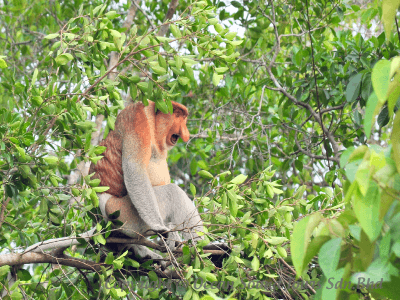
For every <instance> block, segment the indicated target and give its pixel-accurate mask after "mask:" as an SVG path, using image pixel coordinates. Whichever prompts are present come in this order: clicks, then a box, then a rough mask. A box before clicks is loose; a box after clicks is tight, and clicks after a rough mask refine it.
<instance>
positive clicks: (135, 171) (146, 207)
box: [122, 139, 169, 233]
mask: <svg viewBox="0 0 400 300" xmlns="http://www.w3.org/2000/svg"><path fill="white" fill-rule="evenodd" d="M136 141H138V139H136ZM132 142H133V139H132V140H131V141H130V142H128V141H125V142H124V147H123V149H122V170H123V173H124V182H125V186H126V189H127V191H128V195H129V198H130V199H131V201H132V203H133V205H134V206H135V208H136V210H137V211H138V213H139V216H140V217H141V218H142V220H143V221H144V222H145V223H146V224H147V225H148V226H149V228H150V229H151V230H153V231H155V232H160V233H162V232H165V231H168V230H169V229H168V228H167V226H165V224H164V222H163V219H162V217H161V213H160V210H159V208H158V202H157V198H156V195H155V193H154V190H153V187H152V185H151V183H150V179H149V176H148V174H147V166H148V163H149V161H150V156H151V149H150V147H149V146H148V147H144V149H143V148H142V147H143V146H144V145H140V144H138V143H136V144H133V143H132ZM138 148H141V149H140V151H139V149H138ZM135 150H136V151H135ZM143 153H144V154H143Z"/></svg>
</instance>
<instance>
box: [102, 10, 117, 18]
mask: <svg viewBox="0 0 400 300" xmlns="http://www.w3.org/2000/svg"><path fill="white" fill-rule="evenodd" d="M105 16H106V18H107V19H109V20H113V19H115V18H117V17H119V14H117V12H116V11H115V10H111V11H109V12H107V13H106V14H105Z"/></svg>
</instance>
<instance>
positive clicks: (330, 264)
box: [318, 238, 342, 277]
mask: <svg viewBox="0 0 400 300" xmlns="http://www.w3.org/2000/svg"><path fill="white" fill-rule="evenodd" d="M341 243H342V239H341V238H336V239H332V240H330V241H328V242H326V243H325V244H324V245H323V246H322V247H321V249H320V250H319V254H318V262H319V265H320V266H321V269H322V271H323V272H324V275H325V276H326V277H329V276H330V275H331V274H333V273H334V272H335V271H336V268H337V266H338V264H339V258H340V244H341Z"/></svg>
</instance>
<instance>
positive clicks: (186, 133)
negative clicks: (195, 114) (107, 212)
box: [179, 125, 190, 143]
mask: <svg viewBox="0 0 400 300" xmlns="http://www.w3.org/2000/svg"><path fill="white" fill-rule="evenodd" d="M179 136H180V137H181V138H182V140H183V141H184V142H185V143H187V141H189V138H190V133H189V130H188V129H187V127H186V125H185V126H181V129H180V130H179Z"/></svg>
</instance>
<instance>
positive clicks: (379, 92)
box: [371, 59, 391, 103]
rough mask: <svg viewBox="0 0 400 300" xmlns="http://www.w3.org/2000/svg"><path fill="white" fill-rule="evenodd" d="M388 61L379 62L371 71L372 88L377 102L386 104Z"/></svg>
mask: <svg viewBox="0 0 400 300" xmlns="http://www.w3.org/2000/svg"><path fill="white" fill-rule="evenodd" d="M390 64H391V63H390V61H388V60H383V59H382V60H380V61H378V62H377V63H376V64H375V66H374V68H373V69H372V74H371V80H372V86H373V87H374V91H375V94H376V96H377V97H378V99H379V101H380V102H382V103H385V102H386V96H387V92H388V88H389V80H390V78H389V74H390Z"/></svg>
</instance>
